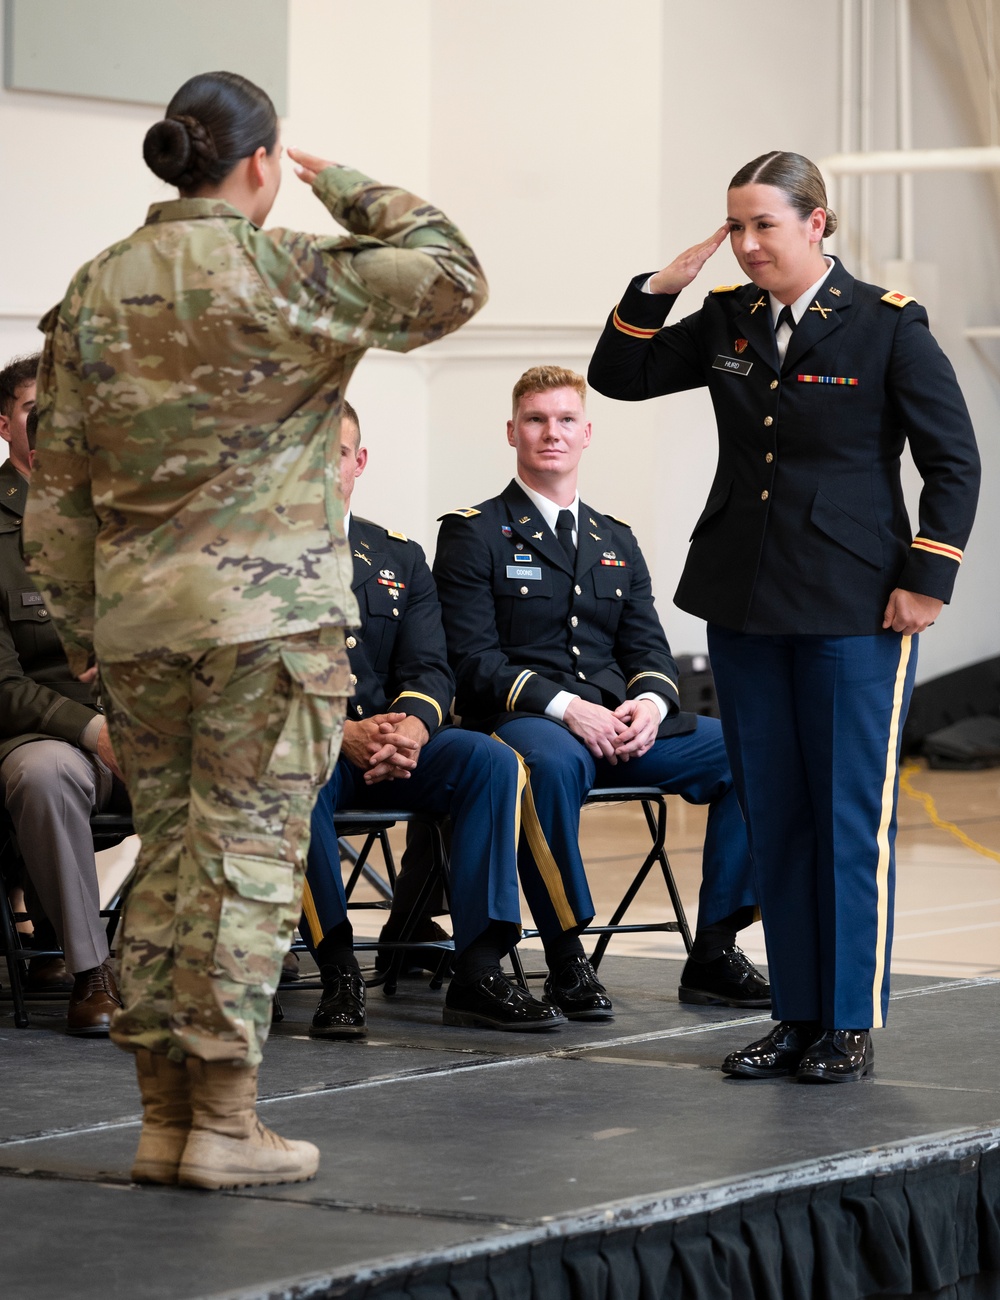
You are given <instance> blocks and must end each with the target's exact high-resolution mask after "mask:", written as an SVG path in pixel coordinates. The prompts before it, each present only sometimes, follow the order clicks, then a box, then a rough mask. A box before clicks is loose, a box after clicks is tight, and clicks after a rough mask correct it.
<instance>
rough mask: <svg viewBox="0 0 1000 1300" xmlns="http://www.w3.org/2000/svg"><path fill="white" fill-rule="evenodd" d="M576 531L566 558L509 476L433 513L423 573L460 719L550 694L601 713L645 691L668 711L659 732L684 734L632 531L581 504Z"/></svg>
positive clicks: (489, 727)
mask: <svg viewBox="0 0 1000 1300" xmlns="http://www.w3.org/2000/svg"><path fill="white" fill-rule="evenodd" d="M577 532H578V540H577V552H576V561H575V564H571V563H570V561H569V560H568V559H567V557H566V554H565V552H564V551H563V549H562V546H561V545H560V543H559V541H558V539H557V538H556V536H555V534H554V533H553V532H552V531H551V530H550V529H549V528H548V526H547V525H546V523H545V520H544V519H543V518H542V517H541V515H540V514H539V512H538V510H537V508H536V507H535V506H534V505H533V504H532V502H531V500H530V499H529V497H528V496H527V495H526V494H525V493H524V492H523V491H522V490H521V488H520V487H518V485H517V483H516V482H515V481H514V480H511V482H510V483H509V484H508V485H507V487H506V488H505V489H504V491H503V492H502V493H501V494H500V496H498V497H492V498H491V499H490V500H489V501H482V502H480V504H479V505H478V506H476V507H472V508H469V509H464V510H453V511H451V512H450V513H449V514H446V515H443V516H442V517H441V529H440V532H439V533H438V544H437V553H436V554H435V557H434V580H435V582H436V583H437V588H438V594H439V596H440V598H441V609H442V613H443V615H444V626H445V634H446V636H447V638H448V655H449V659H450V661H451V665H452V667H453V669H454V671H455V678H456V683H457V685H456V697H455V703H456V710H457V712H458V713H459V715H460V716H461V719H462V723H463V725H465V726H471V727H474V728H476V729H477V730H480V731H493V730H494V729H495V728H496V727H497V726H500V725H501V724H502V723H503V722H505V721H509V720H510V718H511V717H517V716H521V717H523V716H524V714H526V713H528V714H536V715H537V714H542V715H544V713H545V708H546V705H548V703H549V702H550V701H551V700H552V699H553V698H554V696H556V695H557V694H558V693H559V692H560V691H571V692H572V693H573V694H575V695H579V696H582V697H583V699H585V700H590V701H591V702H592V703H594V704H603V705H604V706H605V707H606V708H609V709H614V708H617V706H618V705H619V704H621V703H622V702H623V701H624V700H626V699H634V698H635V697H636V696H637V695H642V694H644V693H646V692H650V691H652V692H655V693H656V694H657V695H660V696H662V697H663V699H664V700H665V701H666V703H667V709H668V713H667V716H666V718H665V719H664V720H663V722H662V723H661V724H660V729H659V732H658V733H657V734H658V736H660V737H665V736H672V735H681V734H686V733H688V732H691V731H694V729H695V726H696V719H695V717H694V715H693V714H689V713H679V712H678V709H679V698H678V692H677V665H676V663H675V662H674V660H673V657H672V656H671V654H670V647H669V645H668V644H667V639H666V637H665V636H664V634H663V628H662V627H661V625H660V620H659V618H658V617H657V613H656V608H655V606H654V604H653V591H652V584H651V582H650V577H649V570H648V569H647V568H646V561H645V560H644V559H643V555H642V552H641V551H640V549H639V546H638V543H637V542H636V540H635V538H634V537H633V535H632V530H631V529H630V528H629V526H628V524H626V523H623V522H622V521H621V520H619V519H614V518H612V517H611V516H610V515H602V514H600V513H599V512H598V511H597V510H595V509H594V508H593V507H592V506H588V505H585V504H584V503H583V502H582V501H581V502H580V511H579V527H578V530H577Z"/></svg>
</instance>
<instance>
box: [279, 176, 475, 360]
mask: <svg viewBox="0 0 1000 1300" xmlns="http://www.w3.org/2000/svg"><path fill="white" fill-rule="evenodd" d="M313 188H314V190H315V193H316V195H317V197H318V198H319V199H320V200H321V201H322V202H323V204H324V205H325V206H326V208H327V209H328V211H329V212H330V213H331V215H332V216H333V217H334V218H335V219H336V220H337V221H338V222H339V223H340V224H341V225H343V226H345V227H346V228H347V229H348V230H349V231H350V232H351V234H350V235H349V236H348V237H346V238H344V237H324V236H316V235H307V234H301V233H299V232H297V231H290V230H271V231H267V232H261V237H262V239H266V240H269V241H270V242H271V244H272V248H273V252H272V256H271V257H270V258H268V257H266V256H265V255H264V254H263V252H262V251H260V250H255V253H257V258H258V265H259V267H260V269H261V271H262V272H263V273H264V274H265V275H268V276H270V277H271V278H272V287H273V288H274V290H275V292H276V296H277V299H278V301H279V304H281V303H283V304H284V305H285V307H286V310H287V311H288V313H289V319H290V320H291V322H292V324H293V326H296V327H299V328H302V329H305V330H308V331H309V332H310V333H311V334H312V335H313V336H314V337H316V338H321V337H322V336H323V335H324V334H327V335H328V336H329V337H330V339H331V341H333V342H335V343H339V344H341V345H345V344H346V345H348V346H350V347H357V348H359V349H360V348H368V347H379V348H388V349H391V350H393V351H397V352H409V351H411V350H412V349H413V348H417V347H420V345H421V344H423V343H429V342H431V341H433V340H434V339H437V338H441V337H443V336H444V335H445V334H449V333H451V332H452V331H453V330H456V329H458V328H459V326H460V325H462V324H464V323H465V322H466V321H467V320H469V318H470V317H471V316H473V315H474V314H475V313H476V312H477V311H478V310H479V308H480V307H482V305H483V304H484V303H485V301H486V297H487V285H486V278H485V276H484V275H483V271H482V268H481V267H480V265H479V261H478V259H477V257H476V255H475V253H474V252H473V251H472V249H471V248H470V246H469V244H468V243H467V241H466V239H465V237H464V236H463V234H462V232H461V231H460V230H459V229H458V227H457V226H455V225H454V224H453V223H452V222H451V221H450V220H449V219H448V217H446V216H445V214H444V213H443V212H441V211H440V210H439V209H438V208H436V207H434V206H433V205H432V204H430V203H426V202H425V201H424V200H423V199H420V198H418V197H417V196H416V195H415V194H410V193H408V192H407V191H406V190H402V189H397V188H395V187H393V186H389V185H381V184H380V183H379V182H378V181H374V180H371V179H370V178H369V177H367V176H365V175H364V174H363V173H361V172H358V171H354V170H353V169H352V168H349V167H327V168H325V169H324V170H323V171H322V172H320V174H319V175H318V176H317V177H316V181H315V183H314V186H313Z"/></svg>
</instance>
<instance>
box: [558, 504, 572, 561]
mask: <svg viewBox="0 0 1000 1300" xmlns="http://www.w3.org/2000/svg"><path fill="white" fill-rule="evenodd" d="M556 537H557V538H558V539H559V545H560V546H561V547H562V548H563V550H564V551H565V552H566V558H567V559H568V560H569V563H570V568H573V569H575V568H576V547H575V546H574V545H573V511H572V510H560V511H559V517H558V519H557V520H556Z"/></svg>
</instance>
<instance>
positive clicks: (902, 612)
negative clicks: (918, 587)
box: [882, 587, 944, 636]
mask: <svg viewBox="0 0 1000 1300" xmlns="http://www.w3.org/2000/svg"><path fill="white" fill-rule="evenodd" d="M943 608H944V601H943V600H937V599H936V598H935V597H934V596H922V595H921V594H920V593H919V592H918V591H904V590H903V588H902V587H897V588H896V590H895V591H894V592H892V594H891V595H890V596H889V603H888V605H886V607H885V617H884V618H883V619H882V626H883V627H884V628H889V627H891V628H892V630H893V631H894V632H904V633H905V634H906V635H907V636H916V634H917V633H918V632H923V631H924V629H925V628H928V627H930V625H931V624H932V623H933V622H934V621H935V619H936V618H937V616H938V615H939V614H940V613H941V610H942V609H943Z"/></svg>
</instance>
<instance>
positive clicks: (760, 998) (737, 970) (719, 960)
mask: <svg viewBox="0 0 1000 1300" xmlns="http://www.w3.org/2000/svg"><path fill="white" fill-rule="evenodd" d="M677 997H678V998H679V999H680V1001H681V1002H693V1003H695V1004H697V1005H698V1006H703V1007H769V1006H770V1005H771V986H770V984H768V982H767V980H766V979H765V978H764V976H763V975H761V973H760V971H759V970H758V969H757V967H756V966H755V965H754V964H753V962H752V961H751V960H750V958H749V957H748V956H747V955H746V953H745V952H743V951H742V949H740V948H736V947H733V948H727V949H726V951H725V952H724V953H722V954H721V955H720V956H718V957H716V958H715V960H714V961H692V960H691V958H690V957H689V958H688V959H687V961H686V962H685V964H684V969H683V971H682V972H681V983H680V988H678V990H677Z"/></svg>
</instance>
